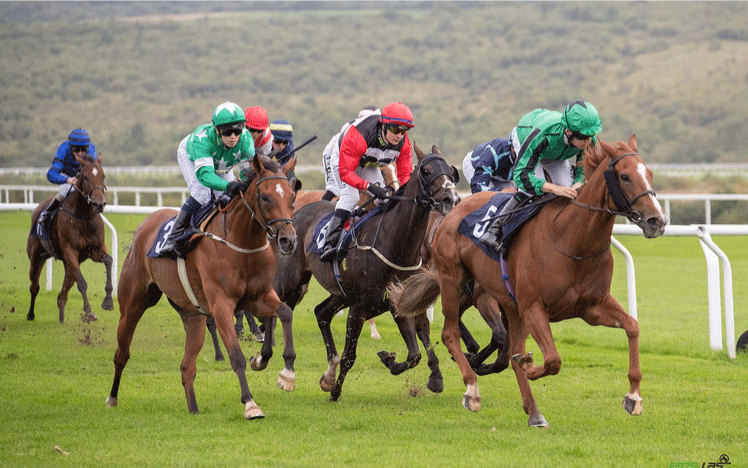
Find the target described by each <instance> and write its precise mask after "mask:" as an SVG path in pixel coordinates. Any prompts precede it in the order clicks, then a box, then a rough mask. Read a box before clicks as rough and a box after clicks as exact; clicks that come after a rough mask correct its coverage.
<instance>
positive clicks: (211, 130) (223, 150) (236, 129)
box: [160, 101, 255, 256]
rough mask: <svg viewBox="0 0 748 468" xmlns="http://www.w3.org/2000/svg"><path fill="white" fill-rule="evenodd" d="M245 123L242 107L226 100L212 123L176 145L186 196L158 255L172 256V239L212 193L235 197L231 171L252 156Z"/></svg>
mask: <svg viewBox="0 0 748 468" xmlns="http://www.w3.org/2000/svg"><path fill="white" fill-rule="evenodd" d="M245 123H246V119H245V117H244V111H242V108H241V107H239V106H238V105H236V104H234V103H233V102H228V101H227V102H224V103H223V104H221V105H219V106H218V107H216V109H215V111H213V120H212V123H210V124H204V125H200V126H199V127H197V128H196V129H195V131H194V132H192V133H190V134H189V135H187V136H186V137H185V138H184V139H183V140H182V141H181V142H180V143H179V148H178V149H177V162H179V168H180V169H181V171H182V176H184V180H185V182H187V188H188V189H189V191H190V197H189V198H188V199H187V201H185V202H184V204H183V205H182V208H181V209H180V210H179V214H178V215H177V217H176V220H175V221H174V226H173V227H172V229H171V232H170V234H169V238H168V239H167V240H166V242H165V243H164V245H163V246H162V247H161V249H160V251H161V252H162V253H165V254H171V255H172V256H173V255H174V254H175V252H174V247H175V241H176V239H177V238H178V237H179V236H181V235H182V234H183V233H184V232H185V230H186V229H187V226H188V225H189V220H190V218H191V217H192V215H193V214H195V213H196V212H197V211H198V210H199V209H200V208H201V207H202V206H203V205H205V204H206V203H208V202H209V201H210V200H211V198H212V195H213V193H214V192H216V194H217V195H220V194H221V193H223V192H228V193H229V195H231V196H233V195H236V192H237V191H238V188H239V186H240V183H239V181H238V180H237V179H236V177H235V176H234V173H233V172H232V170H231V169H232V168H233V167H234V166H235V165H237V164H239V163H244V162H246V161H250V160H251V159H252V158H254V157H255V147H254V141H253V139H252V137H251V136H250V134H249V132H248V131H247V130H246V129H245V127H244V124H245Z"/></svg>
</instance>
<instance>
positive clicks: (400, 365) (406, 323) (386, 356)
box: [377, 313, 421, 375]
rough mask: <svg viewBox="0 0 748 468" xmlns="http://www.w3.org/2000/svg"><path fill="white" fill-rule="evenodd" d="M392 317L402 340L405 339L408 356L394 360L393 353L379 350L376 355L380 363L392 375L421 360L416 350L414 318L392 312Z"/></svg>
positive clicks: (410, 367)
mask: <svg viewBox="0 0 748 468" xmlns="http://www.w3.org/2000/svg"><path fill="white" fill-rule="evenodd" d="M393 317H394V318H395V323H396V324H397V328H398V329H399V330H400V335H402V337H403V340H405V345H406V346H407V348H408V357H407V358H405V361H403V362H396V361H395V353H390V352H387V351H380V352H379V353H377V355H378V356H379V359H380V360H381V361H382V364H384V365H385V367H387V369H389V371H390V373H391V374H392V375H400V374H402V373H403V372H405V371H406V370H408V369H412V368H413V367H415V366H417V365H418V363H419V362H421V353H420V351H419V350H418V342H417V341H416V336H417V333H416V323H415V318H414V317H402V316H398V315H395V314H394V313H393Z"/></svg>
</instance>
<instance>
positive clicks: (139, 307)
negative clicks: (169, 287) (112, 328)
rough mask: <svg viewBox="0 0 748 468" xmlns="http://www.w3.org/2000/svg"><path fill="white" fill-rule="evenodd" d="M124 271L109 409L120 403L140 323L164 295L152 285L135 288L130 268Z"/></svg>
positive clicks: (107, 400)
mask: <svg viewBox="0 0 748 468" xmlns="http://www.w3.org/2000/svg"><path fill="white" fill-rule="evenodd" d="M122 271H123V275H122V281H121V282H120V286H119V291H118V294H117V301H118V302H119V310H120V317H119V325H118V326H117V351H116V352H115V353H114V380H113V381H112V389H111V390H110V392H109V396H108V397H107V399H106V406H107V408H112V407H115V406H117V404H118V402H119V400H118V394H119V385H120V381H121V379H122V372H123V371H124V370H125V366H126V365H127V361H128V360H129V359H130V345H131V344H132V338H133V336H134V334H135V329H136V328H137V326H138V322H139V321H140V319H141V318H142V317H143V314H144V313H145V311H146V309H148V308H150V307H153V306H154V305H156V303H158V301H159V299H160V298H161V295H162V294H163V293H162V292H161V290H160V289H159V288H158V286H156V285H155V284H151V285H150V287H145V286H143V287H142V288H135V287H134V286H133V284H134V283H135V282H134V281H129V276H128V274H127V271H128V268H127V267H123V269H122Z"/></svg>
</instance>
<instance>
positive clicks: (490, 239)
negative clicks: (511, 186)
mask: <svg viewBox="0 0 748 468" xmlns="http://www.w3.org/2000/svg"><path fill="white" fill-rule="evenodd" d="M525 198H527V197H526V196H520V194H517V195H515V196H513V197H512V198H510V199H509V200H508V201H507V202H506V203H505V204H504V206H503V207H501V211H499V213H498V214H497V215H496V218H494V219H493V221H491V224H490V225H489V226H488V228H486V232H485V233H484V234H483V235H482V236H480V240H481V241H483V242H485V243H486V244H489V245H493V246H494V247H500V244H501V236H500V235H499V232H500V231H501V226H503V225H504V224H506V222H507V221H508V220H509V218H511V217H512V215H513V214H514V213H513V211H514V210H515V209H516V208H517V206H519V204H520V203H522V201H524V200H525Z"/></svg>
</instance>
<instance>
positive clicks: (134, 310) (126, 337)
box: [106, 156, 296, 419]
mask: <svg viewBox="0 0 748 468" xmlns="http://www.w3.org/2000/svg"><path fill="white" fill-rule="evenodd" d="M295 165H296V159H292V160H291V161H290V162H288V163H287V164H286V165H285V166H284V167H283V168H281V167H279V166H278V163H277V162H275V161H271V160H270V159H268V158H266V157H264V156H258V157H255V158H253V159H252V165H251V168H252V172H250V173H249V174H248V176H247V182H245V183H244V184H243V187H242V194H241V196H237V197H236V198H234V199H233V200H232V201H231V202H230V203H229V204H228V205H227V206H226V208H225V209H222V210H221V212H220V213H219V214H218V215H216V216H215V217H213V218H212V219H210V221H209V222H208V223H207V224H205V225H204V226H203V227H202V229H203V230H204V232H200V234H202V235H203V236H205V237H209V239H203V240H201V241H200V242H199V243H198V244H197V245H196V246H195V247H194V249H193V250H190V251H189V252H188V253H187V254H186V258H185V260H184V266H185V268H184V270H183V271H182V272H178V269H181V267H178V262H179V261H177V262H175V261H174V260H171V259H167V258H150V257H148V256H147V255H146V254H147V253H148V251H149V249H150V248H151V246H152V245H153V244H154V241H155V240H156V235H157V233H158V231H159V227H160V226H161V225H162V224H164V223H165V222H166V221H168V220H169V219H170V218H171V217H173V216H174V215H175V214H176V212H175V211H174V210H168V209H164V210H159V211H156V212H154V213H153V214H152V215H150V216H149V217H148V218H146V219H145V221H143V223H141V224H140V226H139V227H138V229H137V231H136V232H135V235H134V236H133V242H132V246H131V248H130V252H129V253H128V254H127V258H125V262H124V264H123V266H122V275H121V279H120V283H119V289H118V298H117V299H118V301H119V306H120V314H121V315H120V320H119V326H118V328H117V342H118V347H117V351H116V353H115V354H114V381H113V383H112V390H111V393H110V395H109V397H108V398H107V400H106V404H107V406H109V407H111V406H117V402H118V400H117V393H118V390H119V384H120V378H121V376H122V371H123V370H124V368H125V365H126V364H127V361H128V359H129V357H130V344H131V342H132V338H133V334H134V333H135V328H136V326H137V325H138V321H139V320H140V318H141V317H142V316H143V313H144V312H145V310H146V309H148V308H149V307H152V306H154V305H155V304H156V303H157V302H158V301H159V299H160V298H161V295H162V294H166V297H167V298H168V299H169V303H170V304H171V305H172V306H173V307H174V308H175V309H176V310H177V311H178V312H179V314H180V315H181V317H182V322H183V325H184V331H185V333H186V335H187V338H186V340H185V350H184V358H183V360H182V364H181V366H180V369H181V371H182V385H183V386H184V391H185V395H186V397H187V409H188V410H189V412H190V413H197V412H198V408H197V401H196V399H195V388H194V381H195V373H196V366H195V361H196V359H197V356H198V353H199V352H200V350H201V349H202V347H203V343H204V342H205V321H206V317H207V316H212V317H213V318H214V319H215V321H216V325H217V327H218V331H219V333H220V335H221V339H222V340H223V343H224V345H225V346H226V349H227V350H228V354H229V360H230V362H231V368H232V369H233V370H234V372H235V373H236V375H237V377H238V378H239V386H240V388H241V402H242V403H244V404H245V411H244V417H245V418H246V419H255V418H262V417H264V414H263V412H262V410H261V409H260V407H259V406H258V405H257V404H256V403H255V401H254V399H253V397H252V394H251V393H250V391H249V387H248V385H247V377H246V374H245V370H246V363H247V362H246V359H245V357H244V353H243V352H242V349H241V347H240V345H239V341H238V340H237V337H236V331H235V330H234V323H233V318H234V312H236V311H237V310H246V311H249V312H251V313H252V314H253V315H255V316H256V317H258V318H261V319H265V318H268V317H271V316H273V315H276V314H277V315H278V317H279V318H280V320H281V323H282V325H283V334H284V338H285V349H284V352H283V357H284V359H285V362H286V366H285V368H284V369H283V370H282V371H281V372H280V376H279V377H278V385H279V386H280V387H281V388H283V389H285V390H289V391H290V390H293V387H294V380H295V375H294V370H293V361H294V359H295V358H296V354H295V351H294V348H293V336H292V330H291V322H292V314H291V309H290V308H288V306H286V305H285V304H283V303H282V302H281V301H280V299H279V298H278V295H277V294H276V293H275V291H274V290H273V276H274V275H275V254H274V253H273V249H272V248H270V242H271V240H272V241H274V242H277V244H278V247H279V249H280V252H281V254H283V255H288V254H290V253H291V252H292V251H293V250H294V247H295V246H296V231H295V230H294V228H293V225H292V224H291V219H290V217H291V214H292V211H293V201H294V191H293V189H292V188H291V185H290V184H289V182H288V179H287V176H286V174H287V172H288V171H291V170H293V168H294V167H295ZM269 238H270V239H269ZM200 239H202V238H200ZM182 276H186V277H187V280H188V281H189V286H190V287H189V288H187V289H189V290H186V288H185V287H184V286H183V285H182V281H181V280H180V277H182ZM193 301H194V302H196V303H197V305H195V304H194V303H193ZM269 341H270V340H266V342H265V344H264V345H263V348H262V351H261V354H260V356H255V357H254V358H252V361H251V364H252V368H253V369H254V370H261V369H264V368H265V366H267V360H268V359H269V358H270V355H272V347H271V346H270V343H269Z"/></svg>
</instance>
